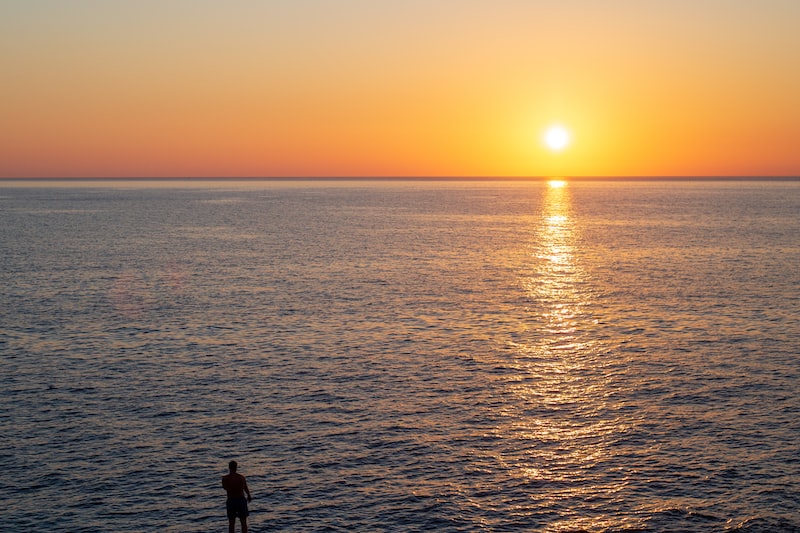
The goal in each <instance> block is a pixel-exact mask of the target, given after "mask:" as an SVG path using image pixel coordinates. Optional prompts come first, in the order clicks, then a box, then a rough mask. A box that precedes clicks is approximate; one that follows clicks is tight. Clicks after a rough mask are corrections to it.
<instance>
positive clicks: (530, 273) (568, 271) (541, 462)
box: [499, 180, 634, 531]
mask: <svg viewBox="0 0 800 533" xmlns="http://www.w3.org/2000/svg"><path fill="white" fill-rule="evenodd" d="M578 246H579V229H578V228H576V224H575V221H574V220H573V215H572V205H571V194H570V190H569V186H568V183H567V182H566V181H563V180H551V181H550V182H548V184H547V187H546V190H545V191H544V196H543V202H542V208H541V212H540V216H539V218H538V225H537V226H536V227H534V228H533V230H532V237H531V250H530V254H529V259H530V265H529V267H530V268H529V270H526V271H525V273H524V277H523V280H522V287H523V290H524V291H525V293H526V297H527V301H528V302H529V308H528V310H527V311H528V332H527V335H526V336H525V342H515V343H513V348H514V350H515V352H516V361H515V367H516V371H517V376H516V378H515V379H514V380H513V382H511V383H510V384H509V387H510V389H511V390H510V393H511V394H510V395H509V396H510V397H511V398H514V400H513V401H514V402H516V404H515V405H510V406H508V409H509V411H510V412H509V415H510V416H509V418H508V420H509V425H510V427H504V428H499V432H501V433H503V434H504V437H505V438H513V439H517V441H518V446H517V448H516V450H515V451H514V452H513V453H511V454H509V455H510V456H508V457H504V458H503V460H502V462H503V467H504V468H507V469H508V470H509V471H510V472H512V474H511V475H514V476H518V477H520V478H522V479H524V480H526V482H527V483H529V484H531V486H532V487H535V488H536V490H535V492H534V493H532V494H531V498H533V499H534V500H536V502H537V506H543V507H544V508H549V509H553V510H558V512H559V513H560V514H561V519H559V520H557V521H556V522H555V523H553V522H551V526H550V528H549V529H548V530H552V531H560V530H575V529H585V528H587V529H589V530H596V529H598V528H599V529H603V528H606V527H612V526H613V527H620V526H624V527H630V526H633V525H634V523H632V522H631V520H632V519H630V518H629V519H625V518H623V517H620V516H613V517H612V516H609V514H608V513H607V511H606V510H607V509H608V508H609V505H610V506H612V507H614V502H615V501H617V502H618V501H620V500H621V499H622V494H621V492H622V491H623V490H624V487H625V485H626V476H625V474H624V473H621V472H617V474H618V475H619V477H617V475H615V474H613V473H612V475H609V471H608V470H609V468H608V466H609V465H610V463H612V462H613V461H612V459H613V455H614V454H613V452H612V451H611V449H610V448H611V444H612V443H613V442H614V441H615V440H617V439H618V438H619V435H620V433H624V432H625V429H626V428H625V423H623V422H622V421H621V419H620V418H619V417H618V416H617V415H616V414H615V412H616V411H617V409H616V408H615V407H614V406H612V405H610V404H611V403H613V399H611V397H612V395H613V392H614V385H613V382H614V380H613V377H612V376H613V375H614V373H615V370H614V368H613V366H614V365H613V362H612V361H611V358H610V357H608V353H609V349H608V346H606V344H607V343H605V342H603V341H601V340H600V337H599V336H598V334H597V330H598V320H597V319H596V318H595V316H594V315H593V312H592V309H593V305H594V304H593V301H592V300H593V295H592V293H593V291H592V282H591V280H590V279H589V276H588V274H587V272H586V271H585V270H584V269H583V268H582V265H581V264H580V261H579V259H578V257H579V254H578V249H577V247H578ZM611 470H618V468H614V467H611ZM576 501H580V502H581V504H582V505H583V506H585V505H587V502H592V503H591V504H589V505H591V506H593V507H594V508H595V510H596V514H595V515H594V516H589V515H587V514H586V513H585V507H584V513H581V515H577V514H573V513H572V512H571V510H570V508H575V507H577V506H576V505H574V504H575V502H576ZM545 502H546V503H545ZM540 508H541V507H540Z"/></svg>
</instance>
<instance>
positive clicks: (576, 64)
mask: <svg viewBox="0 0 800 533" xmlns="http://www.w3.org/2000/svg"><path fill="white" fill-rule="evenodd" d="M799 27H800V2H799V1H797V0H759V1H753V0H670V1H666V0H665V1H642V0H630V1H621V0H608V1H599V0H585V1H576V0H560V1H547V2H545V1H535V0H491V1H490V0H402V1H392V0H385V1H381V0H287V1H267V0H263V1H257V0H252V1H245V0H228V1H212V0H136V1H129V2H126V1H123V0H119V1H111V0H0V76H1V78H0V80H2V82H1V83H0V177H152V176H163V177H191V176H197V177H226V176H242V177H245V176H247V177H251V176H252V177H257V176H265V177H275V176H553V175H557V176H587V175H588V176H651V175H659V176H663V175H773V176H774V175H800V36H799V35H800V34H798V28H799ZM556 124H559V125H561V126H562V127H563V128H565V130H566V131H567V132H568V133H569V141H570V142H569V144H568V145H567V146H566V147H564V148H563V149H561V150H553V149H552V148H550V147H548V145H547V144H546V143H545V140H544V138H545V132H546V131H547V129H548V128H549V127H550V126H552V125H556Z"/></svg>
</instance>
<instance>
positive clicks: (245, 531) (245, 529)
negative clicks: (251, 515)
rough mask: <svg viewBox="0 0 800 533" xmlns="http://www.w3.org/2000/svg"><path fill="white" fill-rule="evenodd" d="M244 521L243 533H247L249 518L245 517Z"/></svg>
mask: <svg viewBox="0 0 800 533" xmlns="http://www.w3.org/2000/svg"><path fill="white" fill-rule="evenodd" d="M241 520H242V533H247V517H246V516H243V517H242V518H241Z"/></svg>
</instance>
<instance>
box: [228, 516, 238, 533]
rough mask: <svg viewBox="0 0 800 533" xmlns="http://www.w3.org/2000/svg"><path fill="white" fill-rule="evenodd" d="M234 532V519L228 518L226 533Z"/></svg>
mask: <svg viewBox="0 0 800 533" xmlns="http://www.w3.org/2000/svg"><path fill="white" fill-rule="evenodd" d="M235 531H236V517H235V516H234V517H233V518H228V533H235Z"/></svg>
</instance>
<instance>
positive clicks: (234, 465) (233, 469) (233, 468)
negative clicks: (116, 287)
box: [228, 461, 239, 474]
mask: <svg viewBox="0 0 800 533" xmlns="http://www.w3.org/2000/svg"><path fill="white" fill-rule="evenodd" d="M238 467H239V465H238V464H237V463H236V461H231V462H230V463H228V470H230V471H231V474H233V473H234V472H236V469H237V468H238Z"/></svg>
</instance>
